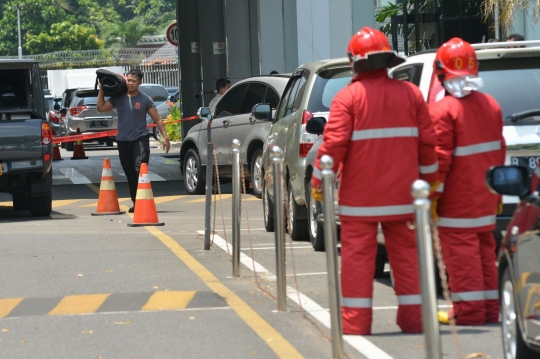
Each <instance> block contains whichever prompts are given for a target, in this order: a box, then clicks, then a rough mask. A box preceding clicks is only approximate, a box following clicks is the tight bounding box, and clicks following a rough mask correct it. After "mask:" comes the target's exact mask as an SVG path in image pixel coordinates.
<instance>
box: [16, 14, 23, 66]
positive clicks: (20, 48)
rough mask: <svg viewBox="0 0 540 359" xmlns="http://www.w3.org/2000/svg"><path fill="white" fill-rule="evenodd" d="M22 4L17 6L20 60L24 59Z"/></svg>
mask: <svg viewBox="0 0 540 359" xmlns="http://www.w3.org/2000/svg"><path fill="white" fill-rule="evenodd" d="M20 9H21V4H17V27H18V29H19V48H18V50H19V59H22V46H21V15H20Z"/></svg>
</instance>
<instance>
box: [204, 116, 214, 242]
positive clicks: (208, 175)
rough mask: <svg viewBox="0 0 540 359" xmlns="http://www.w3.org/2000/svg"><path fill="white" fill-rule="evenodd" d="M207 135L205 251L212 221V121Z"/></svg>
mask: <svg viewBox="0 0 540 359" xmlns="http://www.w3.org/2000/svg"><path fill="white" fill-rule="evenodd" d="M206 135H207V139H208V145H207V146H206V201H205V206H204V250H205V251H209V250H210V234H211V231H212V229H211V221H212V180H213V177H214V144H213V143H212V120H211V119H210V120H208V121H207V128H206Z"/></svg>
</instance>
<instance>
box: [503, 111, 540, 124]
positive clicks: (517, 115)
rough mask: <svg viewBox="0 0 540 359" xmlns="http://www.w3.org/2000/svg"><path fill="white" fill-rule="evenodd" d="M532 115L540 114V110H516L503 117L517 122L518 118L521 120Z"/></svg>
mask: <svg viewBox="0 0 540 359" xmlns="http://www.w3.org/2000/svg"><path fill="white" fill-rule="evenodd" d="M532 116H540V110H539V109H536V110H527V111H522V112H516V113H514V114H513V115H510V116H507V117H506V118H505V120H510V121H512V122H518V121H519V120H523V119H524V118H527V117H532Z"/></svg>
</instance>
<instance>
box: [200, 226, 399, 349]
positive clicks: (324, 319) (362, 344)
mask: <svg viewBox="0 0 540 359" xmlns="http://www.w3.org/2000/svg"><path fill="white" fill-rule="evenodd" d="M197 233H199V234H204V231H197ZM214 243H215V244H217V245H218V246H219V247H220V248H221V249H223V250H224V251H227V245H226V242H225V240H224V239H223V238H221V237H220V236H217V235H215V236H214ZM229 248H230V249H231V250H232V244H229ZM240 261H241V262H242V264H243V265H245V266H246V267H247V268H248V269H249V270H251V271H253V264H255V268H256V270H257V274H260V273H261V272H264V273H265V274H266V275H267V277H268V278H273V279H274V280H275V278H276V276H275V275H273V274H272V273H270V272H269V271H268V270H267V269H266V268H264V267H263V266H261V265H260V264H259V263H257V262H256V261H254V260H252V259H251V257H248V256H247V255H245V254H244V253H240ZM246 263H247V264H246ZM287 297H288V298H289V299H290V300H292V301H293V302H295V303H296V304H299V305H300V301H301V303H302V307H303V308H304V310H305V311H306V312H308V313H309V314H311V315H312V316H313V317H314V318H315V319H317V320H318V321H319V322H320V323H321V324H323V325H324V326H325V327H327V328H329V329H330V313H329V312H327V311H326V310H325V309H324V308H323V307H321V306H320V305H319V304H317V303H316V302H315V301H314V300H312V299H311V298H309V297H307V296H305V295H304V294H302V293H301V292H299V291H297V290H296V289H294V288H293V287H291V286H287ZM298 298H300V301H299V300H298ZM343 340H345V341H346V342H347V343H349V344H350V345H351V346H352V347H353V348H355V349H356V350H357V351H358V352H359V353H360V354H362V355H364V356H365V357H366V358H368V359H393V358H392V357H391V356H390V355H388V354H387V353H386V352H385V351H383V350H382V349H381V348H379V347H378V346H376V345H375V344H373V343H372V342H370V341H369V340H367V339H366V338H365V337H363V336H360V335H344V336H343Z"/></svg>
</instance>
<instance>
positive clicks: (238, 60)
mask: <svg viewBox="0 0 540 359" xmlns="http://www.w3.org/2000/svg"><path fill="white" fill-rule="evenodd" d="M249 3H250V1H249V0H225V4H224V14H225V39H226V44H227V70H228V71H227V74H228V77H229V79H230V80H231V82H232V83H235V82H238V81H240V80H242V79H245V78H246V77H250V76H252V59H251V57H252V51H251V46H252V42H251V32H250V20H251V18H250V4H249ZM257 44H258V41H257V42H255V46H256V48H257ZM257 62H258V56H257ZM257 67H258V66H257ZM257 74H258V73H257Z"/></svg>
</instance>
